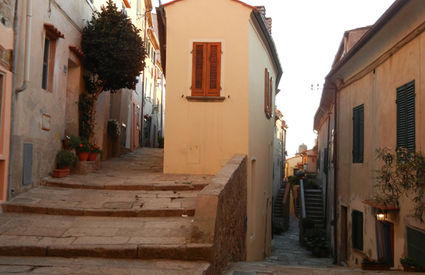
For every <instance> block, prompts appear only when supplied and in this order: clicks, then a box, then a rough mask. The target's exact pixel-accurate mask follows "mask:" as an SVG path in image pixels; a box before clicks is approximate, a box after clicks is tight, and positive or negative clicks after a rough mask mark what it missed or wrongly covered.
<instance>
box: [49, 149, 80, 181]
mask: <svg viewBox="0 0 425 275" xmlns="http://www.w3.org/2000/svg"><path fill="white" fill-rule="evenodd" d="M76 161H77V157H76V156H75V154H74V153H73V152H71V151H68V150H61V151H59V152H58V153H57V155H56V167H57V169H54V170H53V177H55V178H63V177H66V176H68V175H69V171H70V167H71V166H73V165H74V163H75V162H76Z"/></svg>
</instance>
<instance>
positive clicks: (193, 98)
mask: <svg viewBox="0 0 425 275" xmlns="http://www.w3.org/2000/svg"><path fill="white" fill-rule="evenodd" d="M186 99H187V100H188V101H196V102H221V101H224V100H225V99H226V97H224V96H186Z"/></svg>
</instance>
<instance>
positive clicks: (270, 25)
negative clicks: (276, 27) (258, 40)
mask: <svg viewBox="0 0 425 275" xmlns="http://www.w3.org/2000/svg"><path fill="white" fill-rule="evenodd" d="M266 26H267V29H268V30H269V33H270V34H271V33H272V18H271V17H266Z"/></svg>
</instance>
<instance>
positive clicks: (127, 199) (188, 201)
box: [2, 186, 199, 217]
mask: <svg viewBox="0 0 425 275" xmlns="http://www.w3.org/2000/svg"><path fill="white" fill-rule="evenodd" d="M198 192H199V191H193V190H192V191H144V190H140V191H120V190H94V189H69V188H59V187H46V186H40V187H37V188H33V189H31V190H29V191H28V192H25V193H23V194H20V195H18V196H16V197H15V198H13V199H12V200H10V201H9V202H7V203H4V204H2V208H3V211H4V212H16V213H37V214H49V215H69V216H112V217H170V216H181V215H188V216H193V215H194V213H195V204H196V196H197V194H198Z"/></svg>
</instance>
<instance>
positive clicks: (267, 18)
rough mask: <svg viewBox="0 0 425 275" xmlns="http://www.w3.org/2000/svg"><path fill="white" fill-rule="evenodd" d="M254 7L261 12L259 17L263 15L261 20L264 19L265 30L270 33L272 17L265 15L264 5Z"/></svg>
mask: <svg viewBox="0 0 425 275" xmlns="http://www.w3.org/2000/svg"><path fill="white" fill-rule="evenodd" d="M255 8H256V9H257V11H258V12H259V13H260V14H261V17H263V20H264V23H265V24H266V27H267V30H268V31H269V33H270V34H271V33H272V18H271V17H266V7H264V6H256V7H255Z"/></svg>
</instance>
